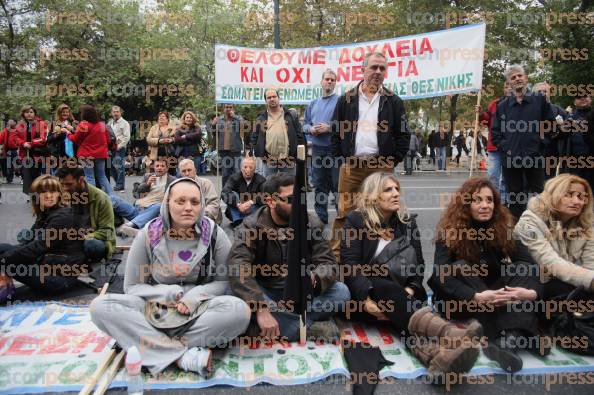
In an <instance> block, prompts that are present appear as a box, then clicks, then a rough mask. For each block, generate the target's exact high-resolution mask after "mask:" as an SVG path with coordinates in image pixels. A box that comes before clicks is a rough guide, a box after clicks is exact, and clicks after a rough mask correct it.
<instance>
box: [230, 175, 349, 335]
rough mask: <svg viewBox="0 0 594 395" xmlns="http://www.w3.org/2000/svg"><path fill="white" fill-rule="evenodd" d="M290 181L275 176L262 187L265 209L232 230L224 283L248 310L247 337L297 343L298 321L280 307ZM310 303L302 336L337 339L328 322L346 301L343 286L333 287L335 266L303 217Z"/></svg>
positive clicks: (284, 304) (287, 305) (316, 225)
mask: <svg viewBox="0 0 594 395" xmlns="http://www.w3.org/2000/svg"><path fill="white" fill-rule="evenodd" d="M293 184H294V177H293V176H291V175H289V174H286V173H277V174H274V175H272V176H270V177H269V179H268V180H267V181H266V182H265V183H264V185H263V187H262V189H263V194H262V197H263V199H262V200H263V201H264V203H265V204H266V205H265V206H263V207H261V208H260V209H258V210H257V211H256V212H255V213H253V214H251V215H250V216H248V217H247V218H245V219H244V221H243V224H242V225H241V226H240V227H238V228H237V231H236V234H235V242H234V244H233V247H232V248H231V252H230V254H229V271H230V273H229V283H230V286H231V290H232V291H233V293H234V294H235V295H236V296H238V297H240V298H241V299H243V300H244V301H245V302H246V303H247V304H248V305H249V306H250V308H251V310H252V312H253V313H254V314H253V315H252V323H251V324H250V329H251V330H248V334H249V335H252V336H256V335H260V336H262V337H265V338H268V339H275V338H278V337H282V338H283V340H287V341H294V340H297V339H298V338H299V315H298V314H296V313H294V312H293V310H294V306H293V305H292V302H291V301H284V300H282V299H283V290H284V287H285V281H286V274H287V244H288V241H289V240H291V239H292V238H293V237H295V235H294V234H293V229H292V228H289V217H290V213H291V203H292V202H291V198H292V196H293ZM309 224H310V229H309V230H310V231H309V232H308V241H309V243H310V245H311V253H312V266H313V267H311V268H308V272H309V273H310V276H311V281H312V289H313V299H312V300H311V301H308V303H307V311H308V312H307V323H306V324H307V326H308V328H309V330H308V335H310V336H312V337H322V338H324V339H328V338H334V337H336V338H337V337H338V328H336V325H335V324H334V323H333V322H332V321H330V320H329V319H330V318H331V317H332V315H333V314H334V313H336V312H338V311H344V305H345V303H346V302H347V301H348V300H349V299H350V293H349V290H348V288H347V286H346V285H345V284H343V283H341V282H339V281H336V279H337V277H338V266H337V265H336V261H335V259H334V256H333V254H332V251H331V250H330V244H329V242H328V241H327V240H326V239H325V238H324V237H323V234H322V233H323V224H322V223H321V222H320V220H318V219H317V218H316V217H315V216H310V217H309Z"/></svg>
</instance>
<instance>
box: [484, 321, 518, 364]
mask: <svg viewBox="0 0 594 395" xmlns="http://www.w3.org/2000/svg"><path fill="white" fill-rule="evenodd" d="M520 336H522V335H521V334H520V333H519V332H517V331H507V332H506V333H505V334H504V335H502V336H501V337H499V338H498V339H497V340H496V341H489V342H488V343H487V347H485V348H484V349H483V352H484V353H485V355H486V356H487V358H489V359H490V360H493V361H495V362H497V363H498V364H499V366H500V367H501V369H503V370H505V371H506V372H508V373H515V372H518V371H520V370H522V366H523V362H522V358H520V357H519V356H518V354H517V352H518V347H517V345H518V343H519V340H518V339H519V338H520Z"/></svg>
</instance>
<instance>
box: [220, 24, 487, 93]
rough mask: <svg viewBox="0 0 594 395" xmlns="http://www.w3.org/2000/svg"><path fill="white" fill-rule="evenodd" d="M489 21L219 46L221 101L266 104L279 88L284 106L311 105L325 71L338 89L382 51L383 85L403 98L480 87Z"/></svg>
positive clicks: (354, 81)
mask: <svg viewBox="0 0 594 395" xmlns="http://www.w3.org/2000/svg"><path fill="white" fill-rule="evenodd" d="M485 29H486V25H485V24H484V23H480V24H474V25H466V26H461V27H457V28H453V29H448V30H440V31H435V32H429V33H422V34H418V35H414V36H406V37H398V38H390V39H386V40H378V41H369V42H364V43H355V44H348V45H338V46H324V47H316V48H298V49H255V48H245V47H234V46H230V45H222V44H217V45H216V46H215V82H216V101H217V102H218V103H237V104H248V103H255V104H263V103H264V91H265V90H266V89H268V88H275V89H278V90H279V95H280V99H281V102H282V103H283V104H307V103H309V102H310V101H311V100H313V99H315V98H318V97H320V96H321V95H322V89H321V86H320V81H321V79H322V74H323V73H324V71H325V70H326V69H332V70H334V72H335V73H336V74H337V81H336V93H337V94H344V92H346V91H347V90H348V89H350V88H352V87H353V86H355V85H356V84H357V83H358V82H359V81H361V80H362V79H363V64H362V63H363V58H364V56H365V54H366V53H369V52H375V51H378V52H382V53H384V54H385V55H386V57H387V59H388V69H387V71H386V78H385V80H384V85H386V87H388V88H389V89H391V90H393V91H394V93H396V94H397V95H399V96H400V97H401V98H402V99H420V98H425V97H434V96H445V95H451V94H454V93H464V92H476V91H478V90H480V88H481V85H482V84H481V81H482V77H483V60H484V50H485Z"/></svg>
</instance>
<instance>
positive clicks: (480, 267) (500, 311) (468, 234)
mask: <svg viewBox="0 0 594 395" xmlns="http://www.w3.org/2000/svg"><path fill="white" fill-rule="evenodd" d="M512 230H513V218H512V216H511V213H510V212H509V211H508V209H507V208H505V207H504V206H503V205H502V204H501V198H500V196H499V192H497V190H496V188H495V187H494V186H493V184H491V182H490V181H489V180H488V179H486V178H472V179H470V180H468V181H466V182H465V183H464V184H462V186H461V187H460V189H459V190H458V191H457V192H455V193H454V195H453V196H452V199H451V201H450V203H449V205H448V207H447V209H446V211H445V213H444V215H443V216H442V218H441V220H440V222H439V223H438V225H437V233H436V241H435V259H434V271H433V275H432V277H431V279H430V280H429V282H428V283H429V286H430V287H431V288H432V289H433V291H434V293H435V302H434V303H435V307H436V308H437V309H438V310H439V311H440V313H441V314H444V315H445V316H446V318H453V319H469V318H476V319H477V320H478V321H479V322H480V323H481V324H482V326H483V329H484V331H485V336H486V338H487V341H488V342H487V343H486V344H484V346H485V347H484V350H483V351H484V352H485V354H486V355H487V357H489V358H491V359H493V360H495V361H497V362H498V363H499V365H500V366H501V367H502V368H503V369H504V370H506V371H508V372H517V371H519V370H520V369H521V368H522V359H521V358H520V357H519V356H517V354H516V351H517V350H518V349H519V348H526V349H528V350H529V351H536V350H538V348H539V344H538V340H539V338H538V336H537V316H536V314H535V313H534V312H533V311H534V309H529V308H525V307H527V306H528V307H529V306H530V305H531V304H532V303H533V301H534V300H536V299H539V298H540V296H541V292H542V285H541V284H540V282H539V279H538V274H539V272H538V266H537V265H536V264H535V263H534V261H533V260H532V257H531V256H530V253H529V252H528V251H527V249H526V247H524V245H523V244H522V243H519V242H516V241H515V240H513V238H512V237H511V235H512ZM518 304H520V305H518Z"/></svg>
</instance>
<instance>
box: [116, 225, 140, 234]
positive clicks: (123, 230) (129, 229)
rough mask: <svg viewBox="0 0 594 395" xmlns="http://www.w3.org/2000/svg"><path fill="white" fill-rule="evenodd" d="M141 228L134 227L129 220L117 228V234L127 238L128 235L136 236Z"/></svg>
mask: <svg viewBox="0 0 594 395" xmlns="http://www.w3.org/2000/svg"><path fill="white" fill-rule="evenodd" d="M138 232H140V229H137V228H134V227H133V226H131V224H130V223H129V222H127V223H125V224H123V225H121V226H120V227H119V228H117V229H116V235H118V236H120V237H123V238H126V237H135V236H136V235H137V234H138Z"/></svg>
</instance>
